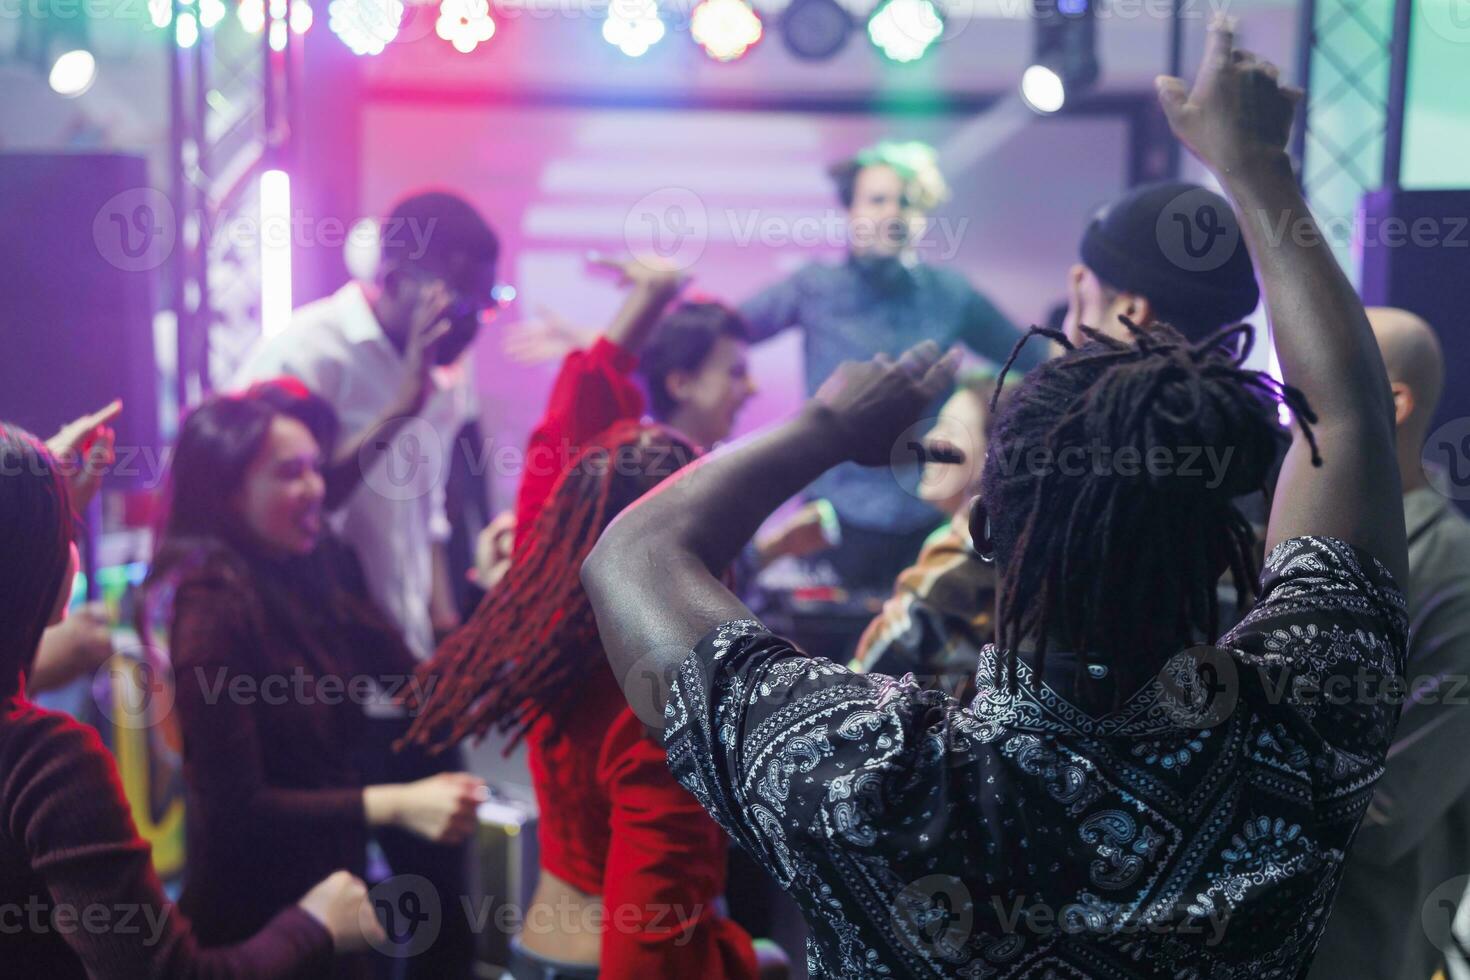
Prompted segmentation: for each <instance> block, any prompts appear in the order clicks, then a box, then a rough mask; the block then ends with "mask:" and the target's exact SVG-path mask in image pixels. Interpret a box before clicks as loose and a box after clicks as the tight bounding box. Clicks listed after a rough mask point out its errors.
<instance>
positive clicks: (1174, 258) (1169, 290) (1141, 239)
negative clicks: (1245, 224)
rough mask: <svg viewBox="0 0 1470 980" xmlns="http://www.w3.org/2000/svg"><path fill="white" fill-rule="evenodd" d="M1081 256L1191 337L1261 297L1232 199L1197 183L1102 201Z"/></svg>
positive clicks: (1153, 187) (1234, 317)
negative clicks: (1144, 300)
mask: <svg viewBox="0 0 1470 980" xmlns="http://www.w3.org/2000/svg"><path fill="white" fill-rule="evenodd" d="M1082 261H1083V263H1085V264H1086V265H1087V267H1088V268H1089V269H1091V270H1092V271H1093V272H1094V273H1096V275H1097V277H1098V278H1099V279H1101V280H1102V281H1103V282H1104V283H1106V284H1107V285H1109V286H1112V287H1113V288H1115V289H1121V290H1124V291H1126V292H1130V293H1137V294H1138V295H1140V296H1142V297H1144V298H1145V299H1147V300H1148V301H1149V303H1150V304H1151V305H1152V306H1153V308H1154V313H1155V315H1156V316H1157V317H1158V318H1159V319H1161V320H1166V321H1168V322H1170V323H1172V324H1174V326H1176V327H1178V328H1179V329H1180V330H1181V332H1183V333H1184V334H1185V335H1186V336H1189V337H1191V338H1192V339H1196V340H1197V339H1200V338H1201V337H1203V336H1205V335H1207V334H1209V333H1211V332H1213V331H1214V330H1216V329H1218V328H1219V327H1222V326H1225V325H1227V324H1231V323H1238V322H1239V321H1240V320H1242V319H1244V318H1245V317H1247V316H1249V315H1250V313H1251V311H1252V310H1254V309H1255V308H1256V304H1257V303H1258V302H1259V301H1260V298H1261V293H1260V289H1259V288H1258V287H1257V286H1256V276H1255V269H1254V268H1253V267H1252V266H1251V260H1250V255H1249V254H1248V253H1247V252H1246V248H1245V242H1244V241H1243V240H1242V239H1241V236H1240V225H1239V224H1238V223H1237V222H1236V220H1235V214H1234V212H1232V211H1231V210H1230V204H1229V203H1228V202H1227V201H1226V200H1225V199H1224V198H1223V197H1221V196H1220V195H1219V194H1216V193H1215V192H1214V191H1211V190H1207V189H1206V188H1204V187H1200V186H1199V185H1197V184H1186V183H1181V182H1167V183H1157V184H1144V185H1142V186H1139V187H1135V188H1134V189H1132V190H1130V191H1129V192H1128V193H1127V194H1124V195H1123V196H1122V197H1120V198H1118V199H1117V200H1115V201H1113V202H1111V203H1110V204H1108V205H1106V206H1105V207H1104V208H1103V209H1102V210H1101V211H1099V212H1098V213H1097V215H1096V216H1095V217H1094V218H1093V219H1092V221H1091V223H1089V224H1088V226H1087V232H1086V233H1085V234H1084V235H1083V236H1082ZM1099 326H1101V324H1099Z"/></svg>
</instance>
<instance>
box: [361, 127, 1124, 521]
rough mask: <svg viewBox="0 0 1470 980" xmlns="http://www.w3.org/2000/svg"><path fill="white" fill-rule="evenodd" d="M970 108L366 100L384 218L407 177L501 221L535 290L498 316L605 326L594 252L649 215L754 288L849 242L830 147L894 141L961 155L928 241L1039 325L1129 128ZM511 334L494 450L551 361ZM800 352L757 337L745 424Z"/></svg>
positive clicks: (692, 253)
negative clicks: (752, 396) (976, 122)
mask: <svg viewBox="0 0 1470 980" xmlns="http://www.w3.org/2000/svg"><path fill="white" fill-rule="evenodd" d="M1021 111H1022V112H1024V110H1021ZM1007 120H1010V121H1007ZM968 121H969V120H968V119H967V118H966V117H962V116H958V115H938V116H927V117H921V118H917V119H906V120H896V119H885V118H881V117H878V116H874V115H869V114H856V113H842V114H825V115H817V114H813V113H798V112H759V113H757V112H742V111H716V110H687V109H667V108H664V109H658V110H651V109H616V110H609V109H606V108H599V109H596V110H593V109H583V108H566V107H546V106H538V107H527V108H515V107H505V106H486V105H448V106H446V105H443V104H439V105H433V104H424V103H422V102H418V101H391V100H387V101H380V102H377V103H374V104H370V105H368V106H366V107H365V108H364V115H363V134H362V139H363V143H362V146H363V160H362V168H361V170H362V174H363V178H362V179H363V184H362V198H363V199H362V202H361V204H362V208H363V213H369V214H371V213H381V212H382V211H383V210H384V209H385V208H386V207H387V206H388V205H389V204H390V203H391V202H392V200H393V199H394V198H396V197H397V196H399V195H400V194H402V193H403V192H405V191H406V190H409V189H411V188H415V187H420V186H423V185H426V184H435V185H439V186H443V187H449V188H454V189H458V190H459V191H461V192H462V193H464V194H465V195H466V196H467V197H469V198H470V199H471V200H472V201H473V202H474V203H475V204H476V205H477V206H479V207H480V208H481V209H483V211H484V213H485V214H486V215H487V216H488V217H489V218H490V220H491V221H492V223H493V224H494V225H495V227H496V229H497V230H498V231H499V232H500V234H501V236H502V240H503V243H504V253H503V254H504V259H503V264H502V277H503V279H504V280H505V281H507V282H509V283H511V284H512V285H514V286H515V287H516V289H517V291H518V293H519V295H518V297H517V299H516V300H515V302H514V303H513V304H512V306H511V307H510V309H508V310H507V311H505V313H503V314H502V317H501V319H500V320H499V321H498V325H500V326H507V325H510V324H513V323H514V322H515V321H516V320H517V319H519V318H521V317H523V316H529V315H532V314H533V313H534V312H535V311H536V310H537V309H538V308H541V307H545V308H549V309H551V310H553V311H555V312H556V313H558V314H560V315H561V316H563V317H566V318H568V319H570V320H571V321H573V322H575V323H579V324H583V325H585V326H587V327H594V326H598V325H600V324H602V323H604V322H605V321H606V320H607V319H608V317H609V316H610V315H611V314H612V312H613V310H614V309H615V307H616V305H617V302H618V299H619V293H618V290H617V289H616V288H615V286H614V285H613V284H612V283H611V282H610V281H608V280H607V279H606V278H603V277H600V276H594V275H590V274H589V273H588V272H587V270H586V268H585V266H584V262H583V256H584V255H585V253H586V252H587V251H588V250H589V249H596V250H601V251H604V252H607V253H613V254H616V253H622V252H625V251H626V250H627V249H628V247H629V244H630V241H631V242H632V243H634V244H637V243H639V242H642V241H646V240H647V234H648V222H649V221H660V222H663V229H662V230H663V231H664V232H665V234H666V235H670V236H671V235H672V234H673V233H674V232H675V231H677V230H679V229H680V228H683V229H686V230H688V231H689V234H687V235H686V236H685V237H684V238H683V239H682V242H683V244H682V245H680V246H679V247H678V248H677V250H675V251H674V253H673V254H674V255H675V256H676V257H678V258H681V259H689V260H691V261H692V262H693V266H692V268H693V271H694V274H695V280H694V284H693V288H694V289H696V290H698V291H701V292H704V293H707V294H711V295H713V296H715V297H719V298H723V299H727V300H730V301H739V300H740V299H742V298H743V297H745V296H748V295H750V294H751V293H752V292H754V291H755V290H757V289H758V288H760V287H761V286H762V285H764V284H766V283H768V282H771V281H773V280H775V279H777V278H779V277H781V276H783V275H784V274H786V273H788V272H790V271H791V270H792V269H794V268H796V267H797V266H799V265H800V264H801V263H803V262H806V261H808V260H809V259H813V258H833V257H836V256H839V255H840V254H841V249H840V236H834V234H833V232H832V231H831V229H834V228H838V227H840V212H838V211H837V210H836V208H835V201H834V198H833V195H832V191H831V186H830V184H829V182H828V180H827V178H826V176H825V173H824V168H825V166H826V165H827V164H828V163H829V162H830V161H832V160H836V159H840V158H841V157H843V156H844V155H846V154H850V153H851V152H853V151H854V150H856V149H858V148H860V147H862V146H864V145H866V144H868V143H871V142H873V141H875V140H878V139H894V138H897V139H923V140H927V141H929V142H931V143H933V144H934V145H936V146H938V147H940V148H941V150H942V152H943V153H944V154H945V156H946V157H947V158H949V159H952V160H959V161H961V162H962V165H963V169H962V170H961V171H960V172H957V173H954V174H952V178H951V179H952V183H953V184H954V192H955V196H954V199H953V200H952V201H951V202H950V203H949V204H948V205H947V206H946V207H945V208H944V209H943V210H942V211H941V212H939V213H938V214H937V215H936V216H935V221H934V222H933V224H932V226H931V233H930V234H929V235H928V236H927V240H929V242H930V248H929V249H928V254H929V255H931V256H933V257H934V258H935V260H936V261H939V260H944V261H948V262H949V263H951V264H952V265H953V266H954V267H955V268H957V269H960V270H962V271H963V272H964V273H966V274H967V275H969V276H970V277H971V279H972V280H973V281H974V282H975V283H976V284H977V285H979V287H980V288H981V289H982V290H984V291H985V292H987V293H988V294H989V295H990V296H991V297H992V298H993V299H994V300H995V301H996V302H997V303H998V304H999V305H1000V306H1001V308H1002V309H1003V310H1005V311H1006V312H1007V313H1008V314H1010V316H1011V317H1012V318H1013V319H1014V320H1016V321H1017V322H1027V323H1029V322H1033V321H1035V320H1037V319H1039V318H1041V317H1043V316H1044V315H1045V312H1046V310H1047V309H1048V307H1049V306H1050V305H1051V304H1053V303H1054V302H1056V301H1057V300H1058V299H1059V298H1060V296H1061V292H1062V275H1063V272H1064V270H1065V268H1066V266H1067V265H1068V264H1069V263H1071V262H1073V261H1075V256H1076V243H1077V238H1078V235H1079V233H1080V230H1081V227H1082V224H1083V222H1084V220H1085V219H1086V218H1087V216H1088V215H1089V214H1090V213H1091V212H1092V210H1093V209H1094V208H1095V207H1096V206H1097V205H1098V204H1099V203H1101V202H1102V201H1104V200H1106V199H1107V198H1108V197H1109V196H1111V195H1112V194H1115V193H1117V192H1118V191H1119V190H1120V189H1121V188H1122V187H1123V186H1124V182H1125V174H1126V152H1127V128H1126V124H1125V122H1124V121H1123V120H1122V119H1121V118H1108V117H1083V118H1076V119H1069V120H1065V121H1055V122H1033V121H1031V120H1029V119H1027V118H1025V117H1024V116H1019V117H1018V116H1012V115H1011V114H1010V113H1009V110H1007V109H1001V110H999V111H997V112H996V113H995V114H994V115H993V116H992V117H991V121H990V123H989V124H987V125H986V126H985V127H984V128H983V129H979V130H977V129H976V128H975V127H973V126H972V127H968V128H967V127H966V125H965V124H966V123H967V122H968ZM997 134H999V135H997ZM981 144H985V145H984V146H982V145H981ZM991 144H994V145H991ZM986 146H989V148H988V149H987V148H986ZM425 148H431V149H430V150H428V151H426V150H425ZM650 195H652V196H651V197H650ZM640 201H641V202H643V204H642V205H641V206H640V205H639V202H640ZM665 242H666V244H668V245H669V246H670V247H671V248H672V247H673V244H674V242H675V240H674V239H672V238H666V239H665ZM498 333H499V331H498V330H492V331H491V332H490V334H489V335H488V336H486V337H484V338H483V339H482V340H481V341H480V343H479V345H478V348H477V350H476V352H475V369H476V375H477V378H478V387H479V390H480V392H481V397H482V408H483V417H484V424H485V432H486V434H487V436H490V437H492V438H494V439H495V441H496V444H497V445H500V444H502V443H505V442H507V441H508V442H509V443H511V444H514V445H522V444H523V443H524V440H525V438H526V435H527V433H528V432H529V430H530V427H531V426H532V425H533V424H534V422H535V420H536V418H537V416H538V414H539V413H540V411H541V409H542V406H543V404H544V401H545V397H546V393H547V391H548V388H549V386H550V382H551V379H552V376H553V374H554V370H555V368H554V365H546V366H544V367H541V368H529V369H528V368H525V367H523V366H521V365H517V364H514V363H513V362H511V361H510V360H509V359H508V358H506V357H505V355H504V354H503V352H502V351H501V349H500V337H499V336H497V334H498ZM800 358H801V351H800V344H799V339H798V337H797V336H796V335H794V334H788V335H786V336H783V337H780V338H777V339H776V340H773V341H771V342H769V343H767V344H765V345H762V346H761V347H759V348H757V349H756V350H755V352H754V356H753V368H754V372H755V376H756V380H757V382H758V384H759V385H760V387H761V393H760V395H759V396H758V397H757V399H756V400H755V401H753V402H752V403H751V405H750V406H749V407H748V408H747V409H746V412H745V415H744V417H743V419H742V422H741V430H742V431H748V430H749V429H751V428H753V427H756V426H759V425H761V424H763V423H765V422H768V421H770V420H772V419H773V418H776V417H778V416H780V415H782V414H784V413H785V412H787V411H790V410H791V409H793V408H794V407H795V406H796V405H797V404H798V402H799V399H800V397H801V392H802V384H801V380H800V378H801V375H800V369H801V362H800ZM513 492H514V477H513V476H507V475H504V474H497V475H496V478H495V494H496V501H497V503H498V504H503V503H505V502H508V501H509V500H510V495H511V494H512V493H513Z"/></svg>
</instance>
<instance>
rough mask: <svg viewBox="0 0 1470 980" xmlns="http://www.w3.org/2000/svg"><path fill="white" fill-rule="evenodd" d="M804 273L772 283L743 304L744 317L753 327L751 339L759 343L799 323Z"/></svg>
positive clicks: (749, 326)
mask: <svg viewBox="0 0 1470 980" xmlns="http://www.w3.org/2000/svg"><path fill="white" fill-rule="evenodd" d="M800 275H801V273H799V272H798V273H796V274H795V275H791V276H787V277H786V278H785V279H782V280H781V281H780V282H775V283H772V284H771V285H769V286H767V287H766V288H765V289H762V290H761V291H760V292H758V293H756V294H755V295H754V296H752V297H751V298H750V299H748V300H746V301H745V302H744V303H741V304H740V316H741V317H742V318H743V319H744V320H745V325H746V326H747V327H748V328H749V329H750V342H751V343H753V344H758V343H760V342H761V341H763V340H768V339H770V338H771V337H774V336H776V334H778V333H780V332H781V331H783V330H786V329H789V328H791V327H794V326H796V321H797V316H798V313H799V311H800V300H801V281H800Z"/></svg>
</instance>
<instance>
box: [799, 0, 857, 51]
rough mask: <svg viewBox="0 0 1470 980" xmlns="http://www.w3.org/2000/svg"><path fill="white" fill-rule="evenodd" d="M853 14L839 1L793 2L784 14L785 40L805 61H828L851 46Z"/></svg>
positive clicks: (805, 0)
mask: <svg viewBox="0 0 1470 980" xmlns="http://www.w3.org/2000/svg"><path fill="white" fill-rule="evenodd" d="M853 26H854V24H853V19H852V14H850V13H848V12H847V11H846V10H845V9H843V7H842V5H841V4H839V3H837V0H793V2H792V3H791V5H790V6H788V7H787V8H786V9H785V10H784V11H782V12H781V40H782V41H783V42H785V44H786V50H788V51H790V52H791V53H792V54H794V55H796V56H797V57H798V58H801V59H802V60H803V61H825V60H826V59H828V58H830V57H832V56H833V55H835V54H836V53H837V52H839V51H841V50H842V49H843V47H845V46H846V45H847V39H848V38H849V37H851V36H852V29H853Z"/></svg>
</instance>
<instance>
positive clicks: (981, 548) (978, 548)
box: [974, 514, 995, 565]
mask: <svg viewBox="0 0 1470 980" xmlns="http://www.w3.org/2000/svg"><path fill="white" fill-rule="evenodd" d="M974 548H975V554H976V555H978V556H979V558H980V560H981V561H983V562H984V563H985V564H987V565H993V564H995V536H994V535H993V534H992V533H991V530H990V515H989V514H986V515H985V536H984V538H983V539H982V540H980V541H976V542H974Z"/></svg>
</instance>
